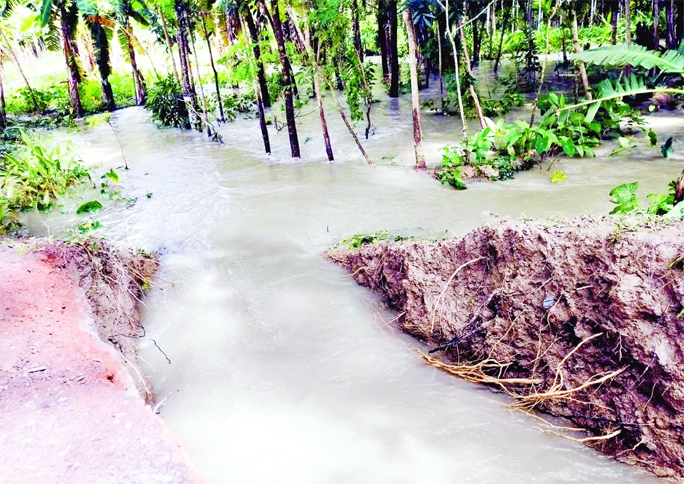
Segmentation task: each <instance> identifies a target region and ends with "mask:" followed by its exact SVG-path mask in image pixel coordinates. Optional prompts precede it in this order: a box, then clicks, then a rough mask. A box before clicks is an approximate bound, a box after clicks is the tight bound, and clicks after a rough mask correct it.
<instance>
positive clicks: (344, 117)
mask: <svg viewBox="0 0 684 484" xmlns="http://www.w3.org/2000/svg"><path fill="white" fill-rule="evenodd" d="M328 89H329V90H330V94H331V95H332V97H333V100H334V101H335V106H336V107H337V110H338V111H339V113H340V117H341V118H342V121H343V122H344V125H345V126H346V127H347V131H349V134H350V135H351V137H352V138H353V139H354V142H355V143H356V146H357V148H359V151H360V152H361V156H363V159H364V160H366V163H368V164H369V165H372V164H373V162H372V161H371V159H370V157H369V156H368V154H367V153H366V150H364V149H363V145H362V144H361V142H360V141H359V137H358V136H356V133H355V132H354V128H352V125H351V123H350V122H349V119H347V115H346V114H345V113H344V109H342V105H341V104H340V100H339V99H338V98H337V94H336V93H335V89H333V85H332V84H330V83H328Z"/></svg>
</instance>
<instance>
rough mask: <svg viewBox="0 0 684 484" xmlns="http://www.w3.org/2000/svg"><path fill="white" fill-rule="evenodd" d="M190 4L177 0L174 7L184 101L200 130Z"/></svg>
mask: <svg viewBox="0 0 684 484" xmlns="http://www.w3.org/2000/svg"><path fill="white" fill-rule="evenodd" d="M189 8H190V7H189V5H188V4H187V2H186V1H184V0H176V2H175V4H174V9H175V11H176V19H177V20H178V36H177V42H178V57H179V58H180V69H181V79H182V83H183V101H184V102H185V104H186V105H187V106H188V107H189V109H188V113H189V117H190V124H191V125H194V126H195V128H196V129H197V130H198V131H199V130H201V129H202V122H201V120H200V119H199V117H198V116H197V114H196V113H197V93H196V92H195V85H194V82H193V79H192V71H191V69H190V55H189V51H190V49H189V46H188V28H189V25H188V16H187V15H188V10H189Z"/></svg>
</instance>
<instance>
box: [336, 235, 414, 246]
mask: <svg viewBox="0 0 684 484" xmlns="http://www.w3.org/2000/svg"><path fill="white" fill-rule="evenodd" d="M412 238H413V237H407V236H405V235H398V234H390V232H389V230H380V231H379V232H373V233H370V234H358V235H354V236H353V237H349V238H346V239H342V240H340V241H339V242H338V243H337V244H335V247H345V246H346V248H347V249H348V250H355V249H359V248H361V246H363V245H372V244H377V243H379V242H386V241H388V242H404V241H406V240H409V239H412Z"/></svg>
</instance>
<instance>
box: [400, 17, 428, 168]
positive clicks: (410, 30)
mask: <svg viewBox="0 0 684 484" xmlns="http://www.w3.org/2000/svg"><path fill="white" fill-rule="evenodd" d="M404 24H405V25H406V34H407V35H408V47H409V68H410V71H411V110H412V113H413V149H414V151H415V153H416V170H424V169H425V168H426V165H425V154H424V153H423V126H422V121H421V116H420V92H419V90H420V86H419V85H418V61H417V59H416V31H415V28H414V27H413V19H412V18H411V11H410V10H409V9H408V8H407V9H405V10H404Z"/></svg>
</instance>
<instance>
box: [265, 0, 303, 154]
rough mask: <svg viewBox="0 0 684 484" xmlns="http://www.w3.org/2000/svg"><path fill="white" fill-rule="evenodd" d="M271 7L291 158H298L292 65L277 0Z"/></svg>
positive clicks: (272, 2) (273, 0)
mask: <svg viewBox="0 0 684 484" xmlns="http://www.w3.org/2000/svg"><path fill="white" fill-rule="evenodd" d="M271 8H272V9H273V30H274V32H275V38H276V43H277V44H278V56H279V57H280V64H281V66H282V75H283V88H284V90H285V118H286V119H287V132H288V134H289V135H290V151H291V152H292V157H293V158H300V157H301V155H300V152H299V138H298V137H297V125H296V120H295V112H294V101H293V99H292V79H291V74H292V67H291V66H290V61H289V59H288V58H287V53H286V52H285V40H284V39H283V30H282V25H281V22H280V10H279V9H278V0H271Z"/></svg>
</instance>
